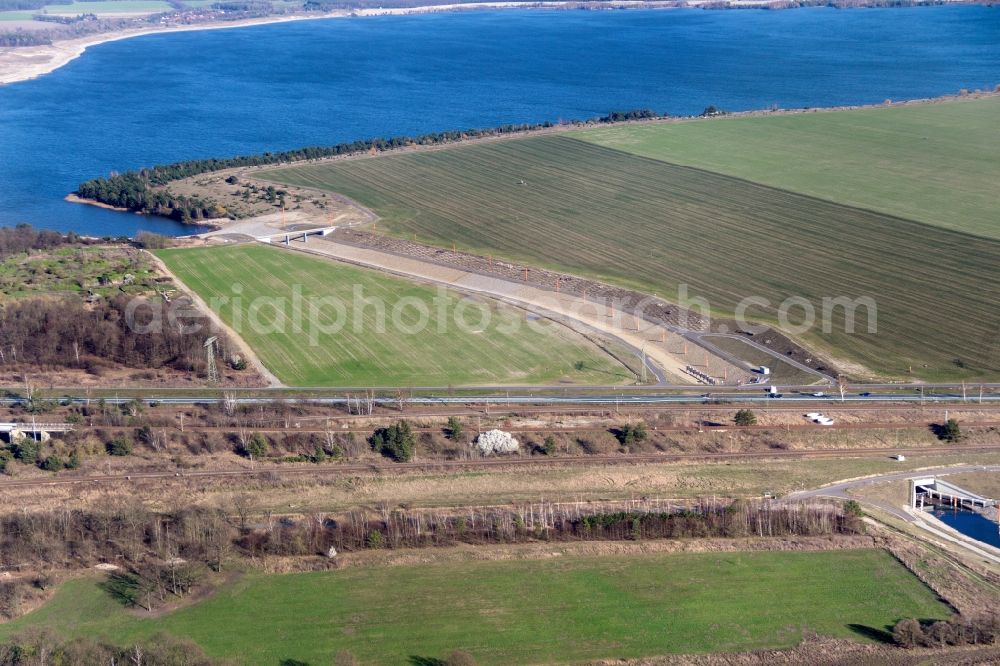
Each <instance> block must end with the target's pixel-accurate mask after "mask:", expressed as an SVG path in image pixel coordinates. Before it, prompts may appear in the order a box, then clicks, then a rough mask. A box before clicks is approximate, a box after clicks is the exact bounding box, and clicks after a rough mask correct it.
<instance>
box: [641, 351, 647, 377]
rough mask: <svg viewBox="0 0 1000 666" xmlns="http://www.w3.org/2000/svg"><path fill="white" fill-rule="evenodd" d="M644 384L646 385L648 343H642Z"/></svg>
mask: <svg viewBox="0 0 1000 666" xmlns="http://www.w3.org/2000/svg"><path fill="white" fill-rule="evenodd" d="M641 353H642V383H643V384H645V383H646V343H645V342H643V343H642V352H641Z"/></svg>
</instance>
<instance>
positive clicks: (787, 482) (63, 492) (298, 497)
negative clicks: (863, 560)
mask: <svg viewBox="0 0 1000 666" xmlns="http://www.w3.org/2000/svg"><path fill="white" fill-rule="evenodd" d="M998 462H1000V454H997V453H978V454H966V453H955V454H951V455H927V456H911V457H909V458H908V460H907V461H906V462H905V463H897V462H894V461H891V460H888V459H886V460H884V461H883V460H880V459H872V458H831V459H819V460H778V459H772V460H754V461H750V462H739V463H736V462H733V463H723V462H720V463H643V464H635V465H624V464H623V465H585V464H579V463H573V464H567V465H566V466H560V467H544V468H537V469H531V470H528V469H525V468H507V469H500V468H490V469H488V470H482V471H476V472H461V473H451V474H449V473H426V472H420V473H416V472H415V473H406V474H380V473H377V472H371V473H363V474H350V475H346V476H342V477H335V476H331V477H325V478H322V479H319V478H314V479H309V478H305V477H286V478H282V477H281V476H280V474H277V473H266V472H265V473H263V474H261V475H260V476H259V477H257V478H231V479H226V478H221V479H219V478H216V479H198V478H192V477H180V478H167V479H158V480H152V481H133V482H131V483H122V484H117V485H106V484H80V485H66V486H36V487H28V488H23V487H12V488H7V489H5V490H4V498H5V500H7V501H6V502H5V506H6V507H7V510H15V509H16V510H22V508H23V507H51V506H64V507H67V508H72V507H84V506H88V507H92V506H97V505H99V504H100V503H102V502H114V501H124V502H132V503H134V502H141V503H143V504H144V505H146V506H149V507H151V508H160V509H166V508H169V507H170V506H173V505H176V504H180V503H193V504H202V505H219V506H223V507H225V506H232V504H233V501H234V498H236V497H238V496H243V495H249V496H251V497H252V498H253V508H254V509H255V510H256V511H268V510H269V511H273V512H277V513H302V512H307V511H339V510H344V509H347V508H352V507H357V506H368V507H377V506H380V505H387V506H415V507H419V506H425V507H429V506H468V505H476V506H481V505H493V504H506V503H511V502H529V501H539V500H548V501H596V500H603V499H608V500H614V499H629V498H639V497H659V498H675V499H683V498H697V497H711V496H713V495H717V496H719V497H730V496H731V497H759V496H761V495H762V494H763V493H764V492H777V493H787V492H790V491H793V490H801V489H806V488H813V487H816V486H821V485H824V484H826V483H830V482H833V481H837V480H841V479H847V478H855V477H860V476H867V475H871V474H878V473H883V472H890V471H899V470H905V469H919V468H924V467H937V466H945V465H954V464H960V463H965V464H991V463H998Z"/></svg>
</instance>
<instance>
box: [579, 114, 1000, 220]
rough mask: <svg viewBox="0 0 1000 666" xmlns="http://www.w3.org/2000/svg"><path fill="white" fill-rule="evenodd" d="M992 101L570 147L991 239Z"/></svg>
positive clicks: (711, 126) (752, 120)
mask: <svg viewBox="0 0 1000 666" xmlns="http://www.w3.org/2000/svg"><path fill="white" fill-rule="evenodd" d="M998 126H1000V97H987V98H981V99H972V98H969V99H959V100H955V101H948V102H942V103H936V104H916V105H909V106H892V107H884V108H872V109H856V110H850V111H829V112H827V111H824V112H817V113H796V114H790V115H776V116H752V117H747V116H734V117H729V118H727V117H721V118H712V119H709V120H699V121H690V122H671V123H655V124H647V125H630V126H627V127H623V126H619V127H613V128H601V129H593V130H585V131H582V132H577V133H574V134H573V136H574V137H576V138H580V139H584V140H586V141H592V142H594V143H596V144H599V145H602V146H607V147H609V148H616V149H618V150H623V151H626V152H629V153H634V154H636V155H641V156H644V157H652V158H654V159H659V160H663V161H665V162H672V163H674V164H684V165H687V166H694V167H698V168H701V169H705V170H707V171H713V172H716V173H721V174H725V175H729V176H736V177H738V178H745V179H746V180H750V181H753V182H756V183H761V184H764V185H770V186H772V187H777V188H780V189H785V190H790V191H792V192H798V193H800V194H806V195H810V196H814V197H818V198H821V199H827V200H830V201H836V202H837V203H841V204H847V205H850V206H857V207H859V208H867V209H869V210H876V211H879V212H883V213H888V214H890V215H896V216H899V217H904V218H907V219H911V220H917V221H919V222H926V223H927V224H933V225H936V226H940V227H945V228H948V229H955V230H958V231H967V232H970V233H973V234H977V235H980V236H985V237H987V238H993V239H1000V218H998V216H997V191H996V183H997V182H1000V160H998V159H997V158H996V156H997V155H998V154H1000V132H997V131H996V128H997V127H998Z"/></svg>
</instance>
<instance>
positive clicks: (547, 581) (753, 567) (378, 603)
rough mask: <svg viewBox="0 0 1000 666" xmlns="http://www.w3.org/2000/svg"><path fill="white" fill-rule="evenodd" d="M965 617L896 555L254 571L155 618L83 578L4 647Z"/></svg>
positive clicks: (574, 655) (649, 646) (282, 643)
mask: <svg viewBox="0 0 1000 666" xmlns="http://www.w3.org/2000/svg"><path fill="white" fill-rule="evenodd" d="M949 615H950V613H949V610H948V608H947V607H946V606H945V605H944V604H942V603H941V602H940V601H938V600H937V598H936V596H935V595H934V593H933V592H932V591H931V590H930V589H929V588H927V587H925V586H924V585H923V584H922V583H921V582H920V581H918V580H917V579H916V578H915V577H914V576H912V575H911V574H910V573H909V572H908V571H906V569H904V568H903V567H902V566H901V565H900V564H899V563H897V562H896V561H895V560H894V559H892V557H890V556H889V555H888V554H887V553H885V552H883V551H881V550H845V551H827V552H774V553H768V552H761V553H739V552H733V553H705V554H642V555H632V556H629V557H620V556H592V557H580V556H570V557H561V558H558V559H550V560H541V561H530V560H519V561H505V562H488V561H486V562H484V561H481V562H446V563H431V564H419V565H412V566H395V567H387V568H378V567H376V568H365V567H360V568H348V569H343V570H339V571H331V572H320V573H303V574H288V575H270V576H268V575H262V574H246V575H245V576H243V577H242V578H241V579H240V580H238V581H237V582H235V583H233V584H230V585H228V586H225V587H223V588H221V589H219V590H217V591H216V592H215V593H214V594H212V595H211V596H209V597H208V598H206V599H204V600H201V601H198V602H196V603H195V604H194V605H192V606H188V607H185V608H181V609H179V610H176V611H174V612H171V613H168V614H166V615H162V616H160V617H157V618H155V619H150V618H143V617H141V616H139V615H137V614H133V613H132V612H130V611H129V610H126V609H125V608H123V607H122V606H120V605H119V604H118V602H117V601H115V600H114V599H112V597H111V596H110V595H108V594H107V593H105V592H104V591H102V589H101V588H100V587H99V585H98V583H97V581H96V580H95V579H93V578H84V579H75V580H71V581H68V582H67V583H65V584H64V585H63V586H62V587H61V588H60V589H59V590H58V591H57V593H56V595H55V597H54V598H53V599H52V600H51V601H49V602H48V603H46V604H45V605H44V606H42V607H41V608H40V609H39V610H37V611H35V612H33V613H30V614H29V615H27V616H24V617H23V618H21V619H18V620H16V621H14V622H11V623H8V624H6V625H3V626H0V640H2V639H4V638H6V637H8V636H10V635H12V634H15V633H16V632H18V631H21V630H23V629H25V628H28V627H35V626H40V625H43V626H50V627H53V628H55V629H56V630H57V631H59V632H60V633H62V634H63V635H66V636H76V635H88V636H94V637H100V638H104V639H108V640H111V641H114V642H116V643H119V644H124V643H127V642H128V641H130V640H134V639H136V638H139V637H142V636H148V635H151V634H154V633H156V632H160V631H165V632H168V633H171V634H174V635H178V636H184V637H189V638H191V639H193V640H195V641H196V642H197V643H199V644H200V645H201V646H202V647H203V648H204V649H205V650H206V652H208V653H209V654H211V655H213V656H219V657H231V658H234V659H235V660H236V661H237V663H241V664H261V665H265V664H266V665H268V666H273V665H275V664H279V663H286V662H285V661H283V660H298V661H296V662H295V663H307V664H328V663H331V661H332V659H333V656H334V654H336V652H338V651H340V650H349V651H350V652H351V653H352V654H353V655H354V656H355V657H356V658H357V659H359V660H360V661H361V663H365V664H401V663H425V662H417V661H415V659H417V658H423V659H435V658H437V659H440V658H443V657H445V656H446V655H447V654H448V653H449V652H450V651H452V650H454V649H463V650H466V651H468V652H469V653H470V654H471V655H472V656H473V657H474V658H475V659H476V661H477V663H480V664H511V663H519V664H522V663H542V662H544V663H568V662H579V661H583V660H592V659H599V658H629V657H640V656H644V655H656V654H666V653H693V652H709V651H742V650H750V649H758V648H765V647H776V648H777V647H787V646H792V645H795V644H796V643H798V642H799V641H800V640H801V638H802V636H803V633H804V632H805V631H813V632H817V633H819V634H822V635H826V636H837V637H843V638H853V639H857V640H869V638H867V636H869V635H870V631H871V630H876V631H878V630H883V631H884V630H885V629H886V628H887V626H891V625H892V624H893V623H895V622H896V621H897V620H898V619H899V618H902V617H920V618H946V617H948V616H949ZM287 663H291V662H287ZM426 663H431V662H426Z"/></svg>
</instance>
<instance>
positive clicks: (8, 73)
mask: <svg viewBox="0 0 1000 666" xmlns="http://www.w3.org/2000/svg"><path fill="white" fill-rule="evenodd" d="M673 4H674V3H673V2H664V3H647V2H641V1H638V0H622V1H621V2H612V3H611V4H609V5H608V7H613V8H616V9H625V8H629V7H640V6H641V7H644V8H649V9H663V8H669V7H671V6H672V5H673ZM577 5H579V3H578V2H575V1H573V0H555V1H550V0H544V1H541V2H521V1H514V2H482V3H476V4H474V5H468V4H438V5H423V6H420V7H405V8H398V9H357V10H336V11H332V12H325V13H317V14H291V15H283V16H265V17H261V18H253V19H242V20H237V21H215V22H208V23H195V24H191V25H179V26H150V27H148V28H145V27H144V28H134V29H129V30H122V31H117V32H108V33H102V34H97V35H88V36H86V37H80V38H77V39H66V40H60V41H55V42H53V43H52V44H47V45H42V46H22V47H4V48H0V86H3V85H7V84H11V83H17V82H19V81H29V80H31V79H37V78H38V77H40V76H44V75H46V74H50V73H52V72H54V71H56V70H57V69H59V68H61V67H64V66H65V65H67V64H69V63H70V62H72V61H74V60H76V59H77V58H79V57H80V56H82V55H83V54H84V52H85V51H86V50H87V49H88V48H90V47H92V46H98V45H100V44H105V43H108V42H117V41H120V40H123V39H131V38H133V37H142V36H144V35H157V34H168V33H179V32H195V31H201V30H234V29H237V28H247V27H252V26H259V25H271V24H276V23H291V22H293V21H319V20H327V19H338V18H363V17H372V16H402V15H409V14H429V13H436V12H458V11H473V10H480V9H567V8H571V7H575V6H577Z"/></svg>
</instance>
